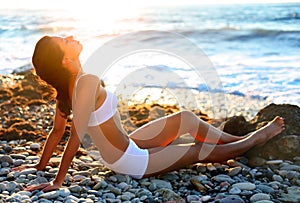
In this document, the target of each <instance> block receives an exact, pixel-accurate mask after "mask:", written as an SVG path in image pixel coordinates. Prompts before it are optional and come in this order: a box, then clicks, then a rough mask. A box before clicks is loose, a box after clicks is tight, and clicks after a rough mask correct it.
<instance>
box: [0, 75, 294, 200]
mask: <svg viewBox="0 0 300 203" xmlns="http://www.w3.org/2000/svg"><path fill="white" fill-rule="evenodd" d="M0 92H1V96H0V102H1V103H0V106H1V108H0V111H1V118H0V120H1V128H0V191H1V194H0V202H43V203H48V202H56V203H60V202H66V203H73V202H74V203H75V202H91V203H92V202H107V203H113V202H116V203H119V202H120V203H121V202H123V203H129V202H136V203H138V202H149V203H150V202H159V203H162V202H169V203H171V202H187V203H197V202H198V203H202V202H215V203H217V202H219V203H248V202H249V203H250V202H256V203H272V202H273V203H279V202H300V190H299V188H300V181H299V173H300V157H297V156H295V157H294V158H293V159H292V160H265V159H263V158H259V157H257V158H256V159H248V158H247V157H245V156H241V157H236V158H235V159H231V160H228V161H226V162H224V163H196V164H193V165H190V166H187V167H185V168H182V169H179V170H177V171H172V172H169V173H166V174H161V175H159V176H156V177H149V178H144V179H141V180H137V179H133V178H131V177H129V176H127V175H121V174H115V173H114V172H112V171H111V170H109V169H108V168H106V167H105V166H104V165H103V164H102V163H101V162H100V161H99V153H98V151H97V150H95V149H92V148H89V149H87V148H84V147H80V149H79V151H78V152H77V154H76V156H75V158H74V159H73V162H72V164H71V166H70V168H69V171H68V174H67V176H66V177H65V181H64V183H63V186H62V187H61V188H60V189H59V190H56V191H51V192H46V193H44V192H42V191H38V190H37V191H33V192H28V191H24V188H26V187H27V186H30V185H35V184H39V183H44V182H49V181H51V180H52V179H53V178H54V177H55V175H56V173H57V171H58V166H59V162H60V158H61V156H62V151H63V149H64V147H65V144H66V142H67V138H68V135H69V130H70V124H68V126H67V128H66V132H65V135H64V137H63V139H62V140H61V142H60V143H59V145H58V146H57V149H56V151H55V153H54V155H53V157H52V158H51V160H50V162H49V165H48V166H47V167H46V169H45V170H43V171H37V170H36V169H35V168H28V169H25V170H23V171H19V172H17V171H13V170H12V168H13V167H17V166H20V165H23V164H34V163H37V162H38V160H39V157H40V155H41V153H42V148H43V145H44V143H45V139H46V136H47V133H48V132H49V131H50V130H51V127H52V124H53V122H52V118H53V116H54V114H55V108H54V102H53V100H51V99H49V98H50V97H49V94H50V93H49V92H47V88H46V87H38V86H37V84H36V83H34V82H32V81H31V80H30V73H28V72H25V73H21V74H8V75H2V76H1V77H0ZM226 98H227V99H228V101H229V102H227V104H228V109H229V110H228V116H233V115H241V114H242V115H244V116H245V117H246V118H247V119H251V118H252V117H253V116H254V115H255V114H256V113H257V111H258V110H259V109H260V108H262V107H264V106H265V105H267V103H268V101H261V100H254V99H249V98H245V97H240V96H233V95H226ZM205 108H206V107H205V105H204V106H203V108H202V109H201V111H199V110H194V112H195V113H196V114H197V115H199V117H201V118H202V119H204V120H206V121H207V122H210V123H212V124H214V125H218V124H219V122H215V121H214V119H213V118H211V117H210V116H209V113H208V114H206V112H205ZM125 110H126V109H124V108H122V105H121V104H120V105H119V111H120V114H121V116H122V118H123V124H124V126H125V129H126V130H127V131H128V132H130V131H132V130H134V129H135V128H136V127H138V126H141V125H143V124H145V123H147V122H149V121H150V120H153V119H155V118H158V117H160V116H163V115H167V114H170V113H174V112H176V111H178V110H179V109H178V108H177V107H176V106H168V105H162V104H152V105H144V106H143V105H142V106H141V105H139V106H133V107H129V109H127V111H129V113H128V112H124V111H125ZM145 112H146V113H145ZM145 114H146V115H145ZM147 115H148V116H147ZM69 121H71V119H69ZM181 139H186V140H187V141H188V140H189V139H190V138H188V137H183V138H181Z"/></svg>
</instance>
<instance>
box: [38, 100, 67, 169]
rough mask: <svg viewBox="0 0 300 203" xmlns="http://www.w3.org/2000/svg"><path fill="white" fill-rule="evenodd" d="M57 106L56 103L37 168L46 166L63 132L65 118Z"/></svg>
mask: <svg viewBox="0 0 300 203" xmlns="http://www.w3.org/2000/svg"><path fill="white" fill-rule="evenodd" d="M57 106H58V105H56V113H55V118H54V125H53V128H52V130H51V131H50V134H49V135H48V137H47V140H46V143H45V146H44V149H43V153H42V156H41V159H40V161H39V163H38V164H37V166H36V168H37V169H38V170H43V169H44V168H45V167H46V166H47V164H48V162H49V160H50V158H51V156H52V155H53V152H54V149H55V148H56V146H57V145H58V143H59V141H60V140H61V138H62V136H63V134H64V132H65V128H66V124H67V119H66V118H64V117H62V115H61V114H62V113H61V111H60V110H59V109H58V107H57Z"/></svg>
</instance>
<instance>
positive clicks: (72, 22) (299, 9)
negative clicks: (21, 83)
mask: <svg viewBox="0 0 300 203" xmlns="http://www.w3.org/2000/svg"><path fill="white" fill-rule="evenodd" d="M127 7H128V8H130V6H127ZM128 8H122V6H121V7H118V6H115V9H111V10H105V9H102V10H101V9H100V8H90V10H89V9H81V10H78V9H77V10H72V9H63V8H59V9H55V8H51V9H46V8H43V9H32V8H30V7H28V8H18V9H14V8H10V9H1V8H0V41H1V45H0V56H1V57H0V74H3V75H5V74H11V73H13V72H14V71H16V70H22V69H24V68H25V69H26V68H31V56H32V53H33V50H34V46H35V43H36V42H37V41H38V39H40V38H41V37H42V36H44V35H57V36H70V35H72V36H74V38H75V39H77V40H79V41H80V42H81V44H82V45H83V51H82V53H81V55H80V57H81V60H82V63H83V64H86V63H87V62H88V61H90V59H91V56H94V57H95V56H97V57H98V58H99V60H100V62H99V66H103V65H104V66H105V65H107V67H99V68H100V69H101V71H102V72H101V74H102V73H103V74H102V76H103V79H104V81H105V82H106V83H107V85H108V86H114V87H116V86H117V85H119V84H122V85H123V86H127V87H128V86H130V85H132V87H134V88H135V89H131V90H130V92H135V93H136V94H139V92H140V93H141V94H142V90H143V89H144V90H145V89H147V88H152V90H153V89H157V90H159V89H160V88H162V89H168V91H169V92H171V94H172V88H173V89H175V88H177V87H179V86H180V87H181V88H185V89H188V90H190V89H192V90H196V91H203V92H205V91H207V92H209V91H215V92H224V93H226V94H233V95H238V96H244V97H247V98H255V99H262V100H268V101H270V102H274V103H289V104H295V105H300V3H280V4H262V3H261V4H226V5H201V4H187V5H184V4H182V5H163V6H160V5H152V6H147V7H142V6H140V7H138V8H135V9H128ZM122 36H126V37H122ZM114 43H115V44H117V45H113V46H115V47H121V48H122V47H123V46H124V47H130V46H128V44H129V45H131V44H135V43H138V44H139V45H138V46H140V47H141V49H140V50H138V51H134V50H133V49H134V48H132V47H131V48H129V49H128V50H127V52H126V53H125V52H124V53H123V55H119V57H117V56H118V53H116V52H114V51H113V50H109V51H108V52H105V45H111V44H114ZM144 43H147V46H146V45H145V44H144ZM144 45H145V47H146V48H143V46H144ZM103 47H104V48H103ZM164 47H167V48H166V49H164ZM101 49H102V51H103V49H104V52H101ZM99 50H100V51H99ZM200 52H201V53H202V55H201V53H200ZM95 53H96V55H95ZM101 53H102V55H99V54H101ZM97 54H98V55H97ZM112 55H113V56H116V57H117V58H115V59H112V58H110V56H112ZM101 57H102V59H103V60H104V59H105V60H112V64H109V63H104V62H103V63H102V61H101ZM195 57H198V59H199V61H201V60H204V62H203V61H202V62H203V63H202V62H200V63H199V61H197V58H196V59H195ZM191 60H192V61H191ZM195 60H196V61H195ZM206 62H208V63H209V66H210V68H211V70H212V71H211V73H212V76H209V75H210V74H209V73H207V74H206V72H205V71H202V72H201V71H200V72H199V70H202V67H201V66H202V65H203V64H206ZM103 70H105V71H103ZM104 72H105V73H104ZM137 81H138V82H137ZM126 82H127V83H126ZM214 83H215V84H217V85H215V86H214ZM210 85H212V86H214V87H210ZM146 92H147V91H146ZM147 94H148V95H149V92H148V93H147ZM173 95H174V96H176V95H175V94H173Z"/></svg>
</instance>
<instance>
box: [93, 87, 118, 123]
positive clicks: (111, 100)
mask: <svg viewBox="0 0 300 203" xmlns="http://www.w3.org/2000/svg"><path fill="white" fill-rule="evenodd" d="M105 91H106V98H105V100H104V102H103V104H102V105H101V106H100V107H99V108H98V109H96V110H95V111H93V112H92V113H91V115H90V120H89V124H88V126H97V125H100V124H102V123H104V122H105V121H107V120H108V119H110V118H111V117H113V115H115V113H116V111H117V106H118V100H117V97H116V96H115V95H114V94H113V93H111V92H110V91H107V90H105Z"/></svg>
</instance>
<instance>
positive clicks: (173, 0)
mask: <svg viewBox="0 0 300 203" xmlns="http://www.w3.org/2000/svg"><path fill="white" fill-rule="evenodd" d="M282 2H300V0H83V1H75V0H0V8H2V9H10V8H18V9H19V8H32V9H45V8H48V9H54V8H61V9H77V10H80V9H82V8H84V7H88V6H91V7H95V6H96V7H107V8H113V7H119V8H120V7H121V8H123V9H126V8H132V7H145V6H153V5H155V6H169V5H175V6H176V5H187V4H243V3H282Z"/></svg>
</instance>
